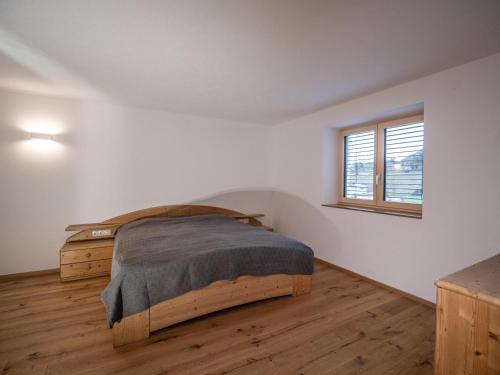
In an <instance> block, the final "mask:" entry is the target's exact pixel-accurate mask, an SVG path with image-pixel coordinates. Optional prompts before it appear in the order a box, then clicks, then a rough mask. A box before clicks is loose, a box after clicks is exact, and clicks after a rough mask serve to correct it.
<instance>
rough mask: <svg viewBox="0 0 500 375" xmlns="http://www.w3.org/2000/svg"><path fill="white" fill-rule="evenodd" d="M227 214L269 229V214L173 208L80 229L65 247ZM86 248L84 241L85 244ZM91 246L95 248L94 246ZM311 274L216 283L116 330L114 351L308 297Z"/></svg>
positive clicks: (124, 321) (120, 324)
mask: <svg viewBox="0 0 500 375" xmlns="http://www.w3.org/2000/svg"><path fill="white" fill-rule="evenodd" d="M207 214H222V215H226V216H230V217H233V218H235V219H237V220H244V221H246V222H247V223H248V224H249V225H252V226H255V227H263V229H265V230H269V229H270V228H268V227H265V226H264V225H263V224H262V223H261V222H260V220H258V219H257V218H259V217H262V216H264V215H261V214H252V215H245V214H242V213H240V212H237V211H232V210H228V209H225V208H220V207H212V206H201V205H173V206H161V207H153V208H147V209H144V210H140V211H134V212H131V213H128V214H125V215H121V216H117V217H114V218H112V219H109V220H106V221H103V222H100V223H92V224H76V225H70V226H68V227H67V228H66V230H67V231H77V233H76V234H74V235H72V236H70V237H69V238H68V239H67V240H66V243H67V244H69V243H74V242H79V241H85V243H90V244H91V243H92V240H103V239H107V240H113V239H114V236H115V234H116V232H117V230H118V228H119V227H120V226H122V225H124V224H127V223H130V222H132V221H135V220H139V219H144V218H148V217H183V216H197V215H207ZM82 243H83V242H82ZM89 246H90V245H89ZM310 290H311V276H310V275H284V274H277V275H268V276H241V277H239V278H237V279H236V280H220V281H216V282H214V283H212V284H210V285H208V286H206V287H204V288H200V289H197V290H193V291H190V292H188V293H185V294H182V295H180V296H178V297H175V298H172V299H169V300H166V301H163V302H161V303H159V304H156V305H154V306H151V307H150V308H149V309H146V310H144V311H142V312H140V313H137V314H134V315H130V316H127V317H125V318H123V319H122V320H120V321H118V322H115V324H114V325H113V346H114V347H118V346H122V345H125V344H129V343H132V342H136V341H140V340H143V339H145V338H147V337H149V334H150V333H151V332H154V331H157V330H159V329H162V328H165V327H168V326H171V325H173V324H176V323H180V322H183V321H186V320H189V319H192V318H195V317H198V316H201V315H205V314H208V313H211V312H215V311H219V310H223V309H226V308H229V307H233V306H238V305H242V304H245V303H250V302H254V301H259V300H263V299H267V298H273V297H279V296H285V295H292V296H297V295H300V294H305V293H309V292H310Z"/></svg>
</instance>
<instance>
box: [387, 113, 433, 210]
mask: <svg viewBox="0 0 500 375" xmlns="http://www.w3.org/2000/svg"><path fill="white" fill-rule="evenodd" d="M384 142H385V155H384V163H385V168H384V171H385V176H384V200H385V201H387V202H400V203H414V204H422V202H423V161H424V123H423V122H417V123H413V124H406V125H402V126H394V127H390V128H386V129H385V133H384Z"/></svg>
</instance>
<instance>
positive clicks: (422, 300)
mask: <svg viewBox="0 0 500 375" xmlns="http://www.w3.org/2000/svg"><path fill="white" fill-rule="evenodd" d="M315 259H316V261H318V262H319V263H321V264H324V265H325V266H327V267H332V268H335V269H336V270H338V271H340V272H344V273H347V274H349V275H351V276H353V277H356V278H358V279H361V280H364V281H366V282H368V283H370V284H373V285H376V286H378V287H381V288H384V289H386V290H388V291H390V292H393V293H395V294H398V295H400V296H402V297H406V298H408V299H411V300H412V301H415V302H418V303H420V304H422V305H425V306H428V307H431V308H433V309H435V308H436V304H435V303H432V302H430V301H427V300H426V299H423V298H420V297H417V296H415V295H413V294H410V293H406V292H403V291H402V290H400V289H397V288H394V287H392V286H389V285H387V284H384V283H381V282H380V281H376V280H373V279H370V278H369V277H366V276H363V275H360V274H359V273H356V272H353V271H350V270H348V269H346V268H343V267H340V266H337V265H336V264H333V263H330V262H327V261H326V260H323V259H319V258H316V257H315Z"/></svg>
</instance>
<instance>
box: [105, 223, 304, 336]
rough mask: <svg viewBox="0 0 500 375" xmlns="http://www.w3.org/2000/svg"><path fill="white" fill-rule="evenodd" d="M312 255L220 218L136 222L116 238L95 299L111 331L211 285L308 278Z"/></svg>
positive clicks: (276, 237) (293, 244)
mask: <svg viewBox="0 0 500 375" xmlns="http://www.w3.org/2000/svg"><path fill="white" fill-rule="evenodd" d="M313 256H314V254H313V251H312V250H311V249H310V248H309V247H308V246H306V245H304V244H302V243H300V242H298V241H295V240H292V239H289V238H286V237H284V236H281V235H279V234H276V233H272V232H268V231H266V230H264V229H262V228H256V227H252V226H250V225H247V224H244V223H241V222H239V221H237V220H235V219H232V218H230V217H226V216H222V215H203V216H193V217H181V218H149V219H143V220H138V221H134V222H132V223H129V224H126V225H124V226H123V227H121V228H120V230H119V231H118V233H117V235H116V238H115V248H114V254H113V264H112V271H111V282H110V283H109V284H108V286H107V287H106V289H105V290H104V291H103V293H102V295H101V299H102V301H103V303H104V305H105V306H106V312H107V316H108V323H109V326H110V327H112V326H113V323H114V322H116V321H118V320H120V319H121V318H122V317H125V316H128V315H132V314H135V313H138V312H140V311H143V310H145V309H147V308H149V307H150V306H153V305H155V304H157V303H160V302H162V301H165V300H167V299H171V298H174V297H177V296H179V295H181V294H184V293H186V292H189V291H191V290H194V289H198V288H203V287H205V286H207V285H209V284H210V283H212V282H214V281H217V280H232V279H236V278H238V277H239V276H243V275H255V276H263V275H270V274H304V275H310V274H312V272H313Z"/></svg>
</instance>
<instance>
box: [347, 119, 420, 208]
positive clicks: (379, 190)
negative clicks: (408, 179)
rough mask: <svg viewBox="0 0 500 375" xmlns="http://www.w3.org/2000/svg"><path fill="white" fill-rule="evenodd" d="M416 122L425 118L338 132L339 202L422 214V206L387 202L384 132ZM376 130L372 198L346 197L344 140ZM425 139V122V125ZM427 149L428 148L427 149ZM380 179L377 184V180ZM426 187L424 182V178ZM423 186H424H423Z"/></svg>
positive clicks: (398, 120) (370, 125)
mask: <svg viewBox="0 0 500 375" xmlns="http://www.w3.org/2000/svg"><path fill="white" fill-rule="evenodd" d="M417 122H424V115H423V113H422V114H418V115H413V116H405V117H400V118H397V119H392V120H386V121H377V122H372V123H367V124H363V125H358V126H353V127H348V128H343V129H340V130H339V158H338V159H339V168H338V181H339V186H338V201H339V203H341V204H345V205H348V206H358V207H367V208H381V209H389V210H394V211H402V212H416V213H421V212H422V204H415V203H399V202H388V201H385V200H384V178H385V160H384V155H385V129H388V128H392V127H396V126H403V125H408V124H412V123H417ZM370 130H373V131H374V132H375V144H374V158H375V160H374V174H373V199H371V200H370V199H353V198H346V197H344V175H345V170H344V164H345V159H344V158H345V137H346V136H348V135H352V134H356V133H362V132H365V131H370ZM424 139H425V122H424ZM424 147H425V146H424ZM377 176H378V181H377ZM422 184H423V179H422ZM422 187H423V186H422Z"/></svg>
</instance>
